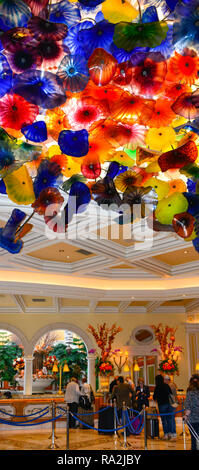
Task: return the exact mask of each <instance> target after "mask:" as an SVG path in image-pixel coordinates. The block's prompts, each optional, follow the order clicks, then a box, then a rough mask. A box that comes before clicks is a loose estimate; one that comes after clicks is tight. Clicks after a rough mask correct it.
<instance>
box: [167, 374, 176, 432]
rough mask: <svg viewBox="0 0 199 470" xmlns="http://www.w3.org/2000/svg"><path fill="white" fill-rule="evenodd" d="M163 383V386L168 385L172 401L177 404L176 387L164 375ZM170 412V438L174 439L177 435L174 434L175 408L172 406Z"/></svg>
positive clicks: (169, 378)
mask: <svg viewBox="0 0 199 470" xmlns="http://www.w3.org/2000/svg"><path fill="white" fill-rule="evenodd" d="M164 381H165V384H167V385H169V387H170V389H171V392H172V395H173V399H174V401H175V403H177V387H176V385H175V384H174V383H172V382H171V377H169V375H165V378H164ZM172 410H173V415H172V433H171V438H173V439H174V438H176V437H177V433H176V421H175V408H174V407H173V406H172Z"/></svg>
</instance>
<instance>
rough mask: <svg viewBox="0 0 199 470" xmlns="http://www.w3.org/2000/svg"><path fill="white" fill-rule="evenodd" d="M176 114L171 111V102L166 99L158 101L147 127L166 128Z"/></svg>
mask: <svg viewBox="0 0 199 470" xmlns="http://www.w3.org/2000/svg"><path fill="white" fill-rule="evenodd" d="M174 117H175V114H174V112H173V111H172V109H171V102H170V101H169V100H166V99H158V100H157V101H156V102H155V103H154V108H153V112H152V115H151V117H150V118H149V120H148V122H146V125H147V126H149V127H166V126H169V125H170V124H171V122H172V120H173V119H174Z"/></svg>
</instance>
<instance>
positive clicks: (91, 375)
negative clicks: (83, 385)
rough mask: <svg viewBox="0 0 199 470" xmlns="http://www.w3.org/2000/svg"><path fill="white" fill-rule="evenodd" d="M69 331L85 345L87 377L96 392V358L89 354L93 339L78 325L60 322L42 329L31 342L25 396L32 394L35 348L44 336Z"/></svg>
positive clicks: (27, 358)
mask: <svg viewBox="0 0 199 470" xmlns="http://www.w3.org/2000/svg"><path fill="white" fill-rule="evenodd" d="M61 330H64V331H69V332H72V333H73V334H75V335H76V336H77V337H79V338H80V339H81V340H82V341H83V343H84V344H85V348H86V352H87V377H88V382H89V383H90V384H91V386H92V388H93V389H94V390H95V357H94V356H93V354H89V351H90V350H92V349H94V344H93V341H92V338H90V337H89V335H88V334H87V333H86V332H85V331H84V330H82V329H81V328H79V327H78V326H77V325H74V324H71V323H67V322H59V323H51V324H48V325H45V326H44V327H42V328H40V329H39V330H38V331H37V332H36V333H35V334H34V336H33V337H32V339H31V340H30V342H29V344H28V346H27V348H26V354H25V358H24V359H25V374H24V393H25V395H31V394H32V372H33V360H34V351H35V347H36V345H37V344H38V342H39V341H40V339H41V338H42V337H44V335H46V334H48V333H49V332H54V331H61Z"/></svg>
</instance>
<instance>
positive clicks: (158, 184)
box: [143, 178, 170, 201]
mask: <svg viewBox="0 0 199 470" xmlns="http://www.w3.org/2000/svg"><path fill="white" fill-rule="evenodd" d="M143 186H144V187H147V186H151V187H152V188H153V189H154V191H155V192H156V194H157V196H158V201H160V200H161V199H163V198H164V197H166V196H167V194H168V193H169V190H170V186H169V183H168V182H167V181H163V180H160V179H158V178H149V179H148V180H147V181H146V182H145V183H144V184H143Z"/></svg>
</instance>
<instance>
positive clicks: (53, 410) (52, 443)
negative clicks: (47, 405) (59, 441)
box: [49, 401, 58, 450]
mask: <svg viewBox="0 0 199 470" xmlns="http://www.w3.org/2000/svg"><path fill="white" fill-rule="evenodd" d="M55 406H56V403H55V402H54V401H52V434H51V437H52V442H51V444H50V446H49V449H52V450H54V449H56V448H58V446H57V445H56V444H55Z"/></svg>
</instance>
